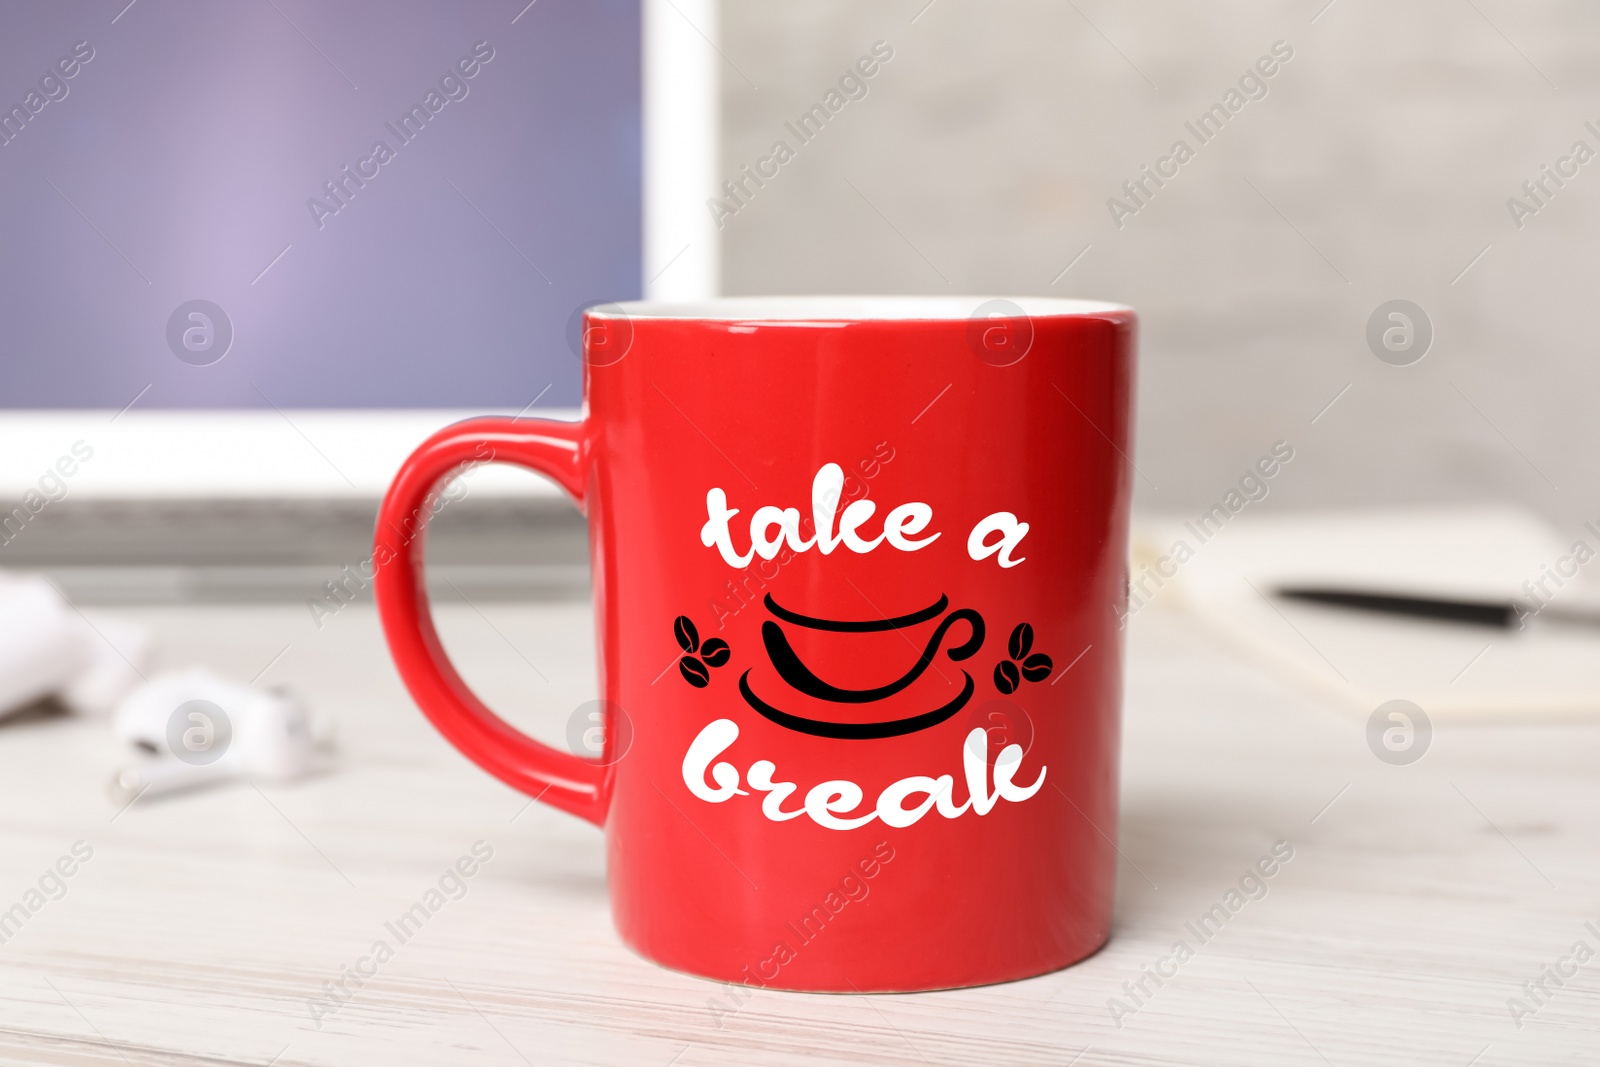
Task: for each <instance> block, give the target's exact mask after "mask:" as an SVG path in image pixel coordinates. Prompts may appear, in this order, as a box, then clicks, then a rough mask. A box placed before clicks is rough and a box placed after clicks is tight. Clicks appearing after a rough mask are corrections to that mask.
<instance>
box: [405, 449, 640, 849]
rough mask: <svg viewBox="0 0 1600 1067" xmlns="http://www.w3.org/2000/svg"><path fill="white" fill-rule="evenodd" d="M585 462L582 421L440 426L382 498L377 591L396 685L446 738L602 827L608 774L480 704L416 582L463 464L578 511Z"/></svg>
mask: <svg viewBox="0 0 1600 1067" xmlns="http://www.w3.org/2000/svg"><path fill="white" fill-rule="evenodd" d="M589 460H590V444H589V432H588V424H587V423H586V422H576V423H573V422H552V421H549V420H546V419H522V418H517V419H502V418H481V419H468V420H467V421H465V422H459V423H456V424H455V425H453V426H447V427H445V428H444V429H443V430H440V431H439V432H438V433H436V434H434V435H433V436H432V437H430V438H428V440H426V441H425V442H423V443H422V445H421V446H419V447H418V448H417V450H416V451H415V452H413V453H411V455H410V456H409V457H407V458H406V461H405V462H404V463H403V464H401V466H400V472H399V473H398V474H396V475H395V479H394V482H393V484H391V485H390V486H389V491H388V493H387V494H385V496H384V498H383V506H382V508H381V509H380V510H379V512H378V528H377V533H376V536H375V537H374V543H373V564H374V567H375V575H374V580H373V587H374V593H375V595H376V597H377V600H378V617H379V618H380V619H381V620H382V623H383V632H384V636H385V637H386V638H387V639H388V642H389V652H390V654H391V655H392V656H393V657H394V662H395V666H396V667H398V668H399V671H400V677H401V679H402V680H403V681H404V682H405V684H406V688H407V689H408V690H410V692H411V696H412V699H414V700H415V701H416V702H417V704H418V706H420V707H421V708H422V711H423V713H424V714H425V715H427V716H428V719H429V720H430V721H431V722H432V723H433V725H434V726H435V727H436V728H437V729H438V730H439V732H440V733H441V734H443V735H444V736H445V739H446V740H447V741H449V742H450V743H451V744H452V745H454V746H456V748H458V749H460V750H461V751H462V753H464V754H465V755H466V756H467V757H468V758H469V759H471V760H472V761H473V762H474V763H476V764H477V765H478V766H480V767H482V768H483V769H484V770H486V771H488V772H489V773H490V774H492V775H494V776H495V777H496V778H498V779H500V780H501V781H502V782H505V783H506V784H507V785H509V786H511V787H512V788H513V789H520V790H521V791H522V792H524V793H527V794H529V795H530V796H532V797H534V798H535V799H538V800H543V801H544V802H545V803H547V804H553V805H554V806H556V807H558V808H560V809H562V810H563V811H566V812H570V813H571V814H573V815H577V816H579V817H580V818H584V819H588V820H589V821H590V822H592V823H594V824H596V825H604V823H605V816H606V807H607V802H608V800H609V790H608V789H607V788H606V772H605V768H604V766H603V765H602V764H600V763H596V762H593V761H591V760H586V759H582V758H580V757H578V756H574V755H571V754H569V753H566V752H561V751H559V750H557V749H554V748H551V747H550V746H549V745H545V744H541V743H540V742H538V741H535V740H534V739H533V738H531V737H528V736H527V735H526V734H524V733H522V732H521V731H519V730H516V729H514V728H513V727H512V726H510V725H509V724H508V723H506V721H505V720H504V719H501V718H500V717H499V716H498V715H496V714H495V713H494V712H492V711H490V710H489V708H488V707H487V706H486V705H485V704H484V703H483V702H482V701H481V700H479V699H478V697H477V695H476V694H474V693H473V692H472V690H471V689H469V688H468V687H467V684H466V683H465V682H463V681H462V680H461V675H459V674H458V673H456V669H455V667H454V666H453V665H452V664H451V663H450V659H449V657H448V656H446V655H445V651H444V647H443V646H442V645H441V644H440V643H439V635H438V632H437V631H435V629H434V626H433V615H432V613H431V612H430V610H429V606H428V591H427V586H426V585H425V584H424V582H423V580H422V571H423V542H424V537H423V534H424V532H425V530H426V528H427V523H428V519H429V517H430V516H431V514H432V512H433V509H434V507H435V506H436V504H437V501H438V499H439V498H438V496H437V495H436V494H435V492H434V489H435V487H436V486H438V485H439V483H440V482H442V481H444V480H445V479H446V478H449V477H451V476H453V475H455V474H458V473H460V471H461V470H462V469H464V468H466V467H469V466H475V465H478V464H481V463H491V462H494V463H514V464H516V465H517V466H520V467H527V468H528V469H529V470H532V471H535V472H537V473H539V474H543V475H545V476H546V477H548V478H550V479H552V480H554V481H555V483H556V484H557V485H559V486H561V488H562V489H565V490H566V491H567V495H568V496H570V497H571V498H572V501H573V503H574V504H576V505H577V507H578V511H579V512H580V513H581V512H583V511H584V491H585V489H587V487H588V481H589Z"/></svg>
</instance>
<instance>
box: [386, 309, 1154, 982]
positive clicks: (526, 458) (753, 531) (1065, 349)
mask: <svg viewBox="0 0 1600 1067" xmlns="http://www.w3.org/2000/svg"><path fill="white" fill-rule="evenodd" d="M1134 330H1135V326H1134V316H1133V313H1132V311H1131V310H1130V309H1128V308H1125V307H1121V306H1118V305H1111V304H1099V303H1087V302H1082V301H1067V300H1042V299H1041V300H1032V299H1019V300H1017V301H1016V302H1012V301H1004V300H989V301H981V300H977V299H971V300H962V299H958V298H938V299H922V298H898V297H896V298H843V297H841V298H823V297H816V298H811V297H806V298H786V299H757V298H747V299H727V300H717V301H710V302H707V303H703V304H691V305H666V304H652V303H634V304H621V305H610V306H607V307H604V308H598V309H591V310H590V312H588V313H587V315H586V317H585V324H584V341H585V344H584V352H585V360H584V363H585V366H584V396H585V400H586V406H585V414H584V418H583V420H582V421H580V422H577V423H566V422H551V421H545V420H540V419H501V418H485V419H475V420H471V421H468V422H463V423H460V424H458V425H455V426H451V427H449V428H447V429H445V430H442V431H440V432H439V433H437V434H435V435H434V436H433V437H432V438H431V439H429V440H428V441H427V442H426V443H425V444H423V445H422V446H421V447H420V448H419V449H418V450H417V451H416V452H415V453H413V454H412V456H411V457H410V458H409V459H408V460H407V461H406V463H405V465H404V466H403V467H402V468H401V470H400V473H399V475H398V476H397V477H396V479H395V482H394V484H393V486H392V487H391V488H390V490H389V493H388V496H387V497H386V499H385V500H384V503H383V510H382V513H381V515H380V520H379V523H378V533H377V545H376V551H375V554H374V555H375V559H376V561H377V563H378V572H377V578H376V589H377V598H378V608H379V611H380V614H381V617H382V620H383V626H384V631H385V633H386V635H387V637H388V641H389V646H390V649H391V650H392V652H393V654H394V658H395V662H396V663H397V664H398V666H399V670H400V674H401V676H402V677H403V678H404V680H405V682H406V685H407V686H408V687H409V689H410V691H411V694H412V696H413V697H414V698H415V699H416V701H417V703H418V704H419V705H421V707H422V710H423V711H424V712H425V713H426V714H427V715H428V717H429V718H430V719H431V720H432V721H433V723H434V725H435V726H437V727H438V729H439V731H440V732H441V733H443V734H444V736H445V737H446V738H447V739H448V740H449V741H450V742H451V743H452V744H454V745H456V746H457V747H458V748H460V749H461V751H463V752H464V753H466V754H467V755H468V756H469V757H471V758H472V759H473V760H475V761H476V762H477V763H478V764H479V765H480V766H482V767H483V768H484V769H485V770H487V771H489V772H490V773H491V774H494V775H495V776H497V777H498V778H500V779H501V780H502V781H504V782H506V783H508V784H509V785H511V786H513V787H514V788H517V789H520V790H522V791H524V792H526V793H528V794H530V795H532V796H535V797H538V798H540V799H542V800H544V801H545V802H547V803H550V804H554V805H555V806H557V807H559V808H562V809H564V810H566V811H568V812H571V813H573V814H575V815H578V816H580V817H582V818H585V819H588V820H589V821H591V822H593V823H595V824H596V825H598V826H601V827H603V828H604V830H605V834H606V844H607V857H608V881H609V885H610V892H611V899H612V908H613V914H614V916H615V919H616V924H617V927H618V929H619V930H620V932H621V934H622V937H623V939H624V940H625V941H626V942H627V943H628V944H629V945H630V946H631V947H632V948H634V949H635V950H636V951H637V952H639V953H640V954H641V955H643V956H645V957H647V958H649V959H651V960H655V961H656V962H658V963H661V964H665V965H666V966H668V967H672V968H675V969H678V970H681V971H687V972H690V973H693V974H697V975H703V976H706V977H708V978H714V979H719V980H724V981H729V982H745V983H750V984H753V985H760V986H768V987H773V988H781V989H802V990H827V991H835V992H850V991H863V992H866V991H875V990H876V991H909V990H920V989H937V988H946V987H953V986H968V985H978V984H982V983H988V982H998V981H1004V980H1007V979H1015V978H1024V977H1027V976H1030V975H1036V974H1041V973H1043V972H1046V971H1050V970H1054V969H1056V968H1060V967H1064V966H1066V965H1067V964H1070V963H1073V962H1075V961H1077V960H1079V959H1082V958H1083V957H1084V956H1086V955H1088V954H1090V953H1092V952H1094V951H1095V949H1097V948H1098V947H1099V946H1100V945H1101V944H1102V943H1104V941H1105V939H1106V937H1107V935H1108V933H1109V931H1110V925H1111V909H1112V897H1113V890H1114V886H1115V858H1116V853H1115V851H1114V846H1113V844H1112V842H1113V841H1114V840H1115V838H1116V833H1117V825H1116V823H1117V820H1116V814H1117V803H1116V798H1117V750H1118V732H1119V716H1120V701H1121V662H1122V655H1121V643H1122V642H1121V633H1120V629H1119V625H1118V622H1119V616H1120V614H1121V613H1122V611H1123V610H1124V603H1125V598H1126V595H1127V594H1126V572H1127V566H1126V559H1127V521H1128V500H1129V495H1130V491H1131V484H1130V461H1129V459H1128V458H1127V453H1128V451H1129V447H1130V425H1129V423H1130V401H1131V383H1132V375H1133V352H1134ZM486 459H492V460H493V461H497V462H505V463H514V464H519V465H521V466H524V467H528V468H530V469H532V470H534V471H537V472H539V473H541V474H544V475H546V476H548V477H550V478H552V479H554V480H555V481H556V482H557V483H558V484H560V485H561V487H562V488H563V489H565V490H566V491H567V493H569V494H570V495H571V497H572V499H573V500H574V502H576V503H577V505H578V507H579V508H580V509H582V510H583V511H584V512H585V513H586V514H587V515H588V518H589V538H590V549H591V560H592V564H593V581H594V595H595V608H596V610H595V615H596V624H597V625H596V630H597V633H596V638H597V640H598V643H599V648H600V650H601V654H600V662H601V668H600V694H601V697H602V700H603V701H604V705H603V706H605V707H607V708H610V709H613V711H612V715H613V718H615V719H617V720H619V721H615V722H612V723H610V724H609V727H610V728H609V729H608V730H607V731H606V732H607V738H606V745H607V749H606V752H605V758H604V759H601V760H598V761H595V760H589V759H583V758H580V757H578V756H576V755H571V754H568V753H566V752H561V751H557V750H556V749H553V748H550V747H548V746H546V745H543V744H540V743H539V742H537V741H534V740H532V739H530V738H528V737H526V736H525V735H523V734H521V733H519V732H518V731H516V730H514V729H512V728H511V727H510V726H508V725H506V723H504V722H503V721H502V720H500V719H499V718H497V717H496V716H495V714H494V713H493V712H492V711H490V710H489V709H488V708H487V707H485V706H484V705H483V704H482V703H481V702H480V701H479V700H478V699H477V698H476V697H475V696H474V695H473V694H472V692H471V690H470V689H468V687H467V686H466V685H465V684H464V683H463V682H462V680H461V678H460V676H459V675H458V674H457V673H456V671H455V670H454V669H453V668H452V666H451V665H450V663H449V661H448V660H447V659H446V658H445V655H444V653H443V651H442V649H441V646H440V643H439V639H438V637H437V635H436V634H435V632H434V628H433V625H432V622H431V620H430V618H429V610H428V603H427V597H426V593H425V592H424V587H423V583H422V580H421V577H422V573H421V572H422V549H421V546H422V538H420V537H418V536H416V535H417V533H418V532H420V531H419V529H418V525H419V523H418V518H417V517H418V516H422V517H424V518H425V517H426V516H427V515H428V514H429V513H430V512H431V510H432V508H431V501H432V499H433V498H432V494H433V493H435V492H436V489H437V487H438V486H439V485H440V483H441V482H442V481H443V480H445V479H447V478H449V477H450V476H452V475H453V474H455V473H457V472H458V471H459V470H460V469H461V467H462V466H463V465H468V464H476V463H479V462H483V461H484V460H486ZM624 718H625V719H626V723H627V728H626V729H623V728H621V727H622V723H621V721H620V720H621V719H624ZM623 746H626V751H623Z"/></svg>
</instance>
